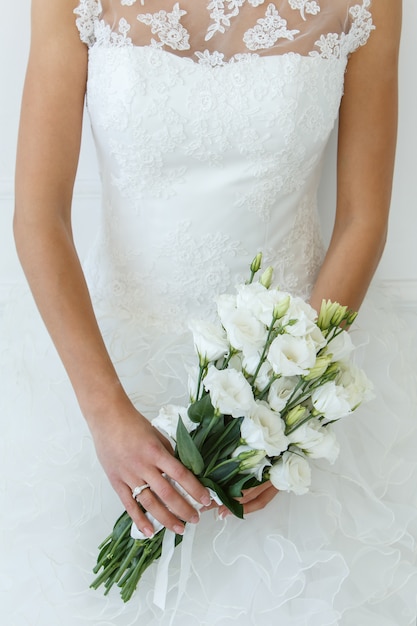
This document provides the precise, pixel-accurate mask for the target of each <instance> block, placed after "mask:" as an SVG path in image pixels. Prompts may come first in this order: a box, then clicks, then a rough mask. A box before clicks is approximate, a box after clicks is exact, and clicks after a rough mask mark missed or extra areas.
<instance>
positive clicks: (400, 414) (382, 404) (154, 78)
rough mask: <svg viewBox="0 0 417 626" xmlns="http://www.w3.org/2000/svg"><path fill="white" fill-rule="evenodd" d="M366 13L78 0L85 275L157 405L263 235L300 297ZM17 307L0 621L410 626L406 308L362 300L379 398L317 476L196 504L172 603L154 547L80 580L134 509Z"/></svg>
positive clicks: (124, 362) (365, 9) (413, 525)
mask: <svg viewBox="0 0 417 626" xmlns="http://www.w3.org/2000/svg"><path fill="white" fill-rule="evenodd" d="M371 11H372V8H371V6H370V2H369V0H274V1H271V2H268V0H210V1H209V0H206V1H203V0H179V1H178V2H175V0H103V1H102V2H101V3H100V2H99V1H98V0H81V2H80V4H79V7H78V9H77V10H76V15H75V16H74V20H76V23H77V26H78V29H79V31H80V36H81V38H82V40H83V41H84V42H85V43H86V44H87V45H88V47H89V75H88V86H87V104H88V111H89V115H90V118H91V124H92V128H93V133H94V137H95V141H96V145H97V152H98V159H99V164H100V170H101V177H102V182H103V212H102V219H101V227H100V232H99V233H98V234H97V239H96V241H95V242H94V243H92V247H91V251H90V255H89V258H88V261H87V263H86V266H85V271H86V275H87V279H88V282H89V286H90V289H91V294H92V298H93V302H94V306H95V310H96V312H97V316H98V319H99V322H100V325H101V327H102V330H103V334H104V337H105V339H106V342H107V345H108V348H109V351H110V353H111V356H112V358H113V360H114V362H115V364H116V367H117V369H118V372H119V373H120V377H121V380H122V382H123V384H124V386H125V387H126V389H127V390H128V392H129V394H130V395H131V397H132V400H133V401H134V402H135V404H136V405H137V406H138V408H139V409H140V410H141V411H142V412H143V413H144V414H145V415H147V416H148V417H153V416H154V415H155V414H156V412H157V411H158V409H159V407H160V406H161V405H163V404H165V403H167V402H174V403H179V402H183V401H185V399H186V395H187V374H186V370H185V366H186V365H187V364H188V363H194V362H195V359H194V357H193V355H192V347H191V341H190V334H189V333H188V331H187V320H188V319H189V318H190V317H193V318H196V317H197V318H200V317H203V318H207V317H208V316H210V315H212V313H213V311H214V304H213V298H214V297H215V295H216V294H218V293H221V292H225V291H227V290H231V289H233V286H234V284H236V283H237V282H240V281H241V280H244V279H245V278H246V277H247V275H248V268H249V264H250V261H251V260H252V258H253V257H254V256H255V254H256V253H257V252H258V251H263V253H264V264H265V266H266V265H273V266H274V268H275V281H276V284H279V285H280V286H281V287H283V288H285V289H288V290H290V291H292V292H293V293H295V294H299V295H301V296H303V297H306V298H308V295H309V292H310V290H311V287H312V285H313V283H314V280H315V277H316V274H317V271H318V269H319V267H320V264H321V262H322V259H323V256H324V249H323V244H322V241H321V237H320V231H319V224H318V217H317V210H316V194H317V188H318V184H319V179H320V174H321V165H322V156H323V151H324V148H325V146H326V143H327V140H328V137H329V134H330V132H331V130H332V128H333V126H334V123H335V120H336V118H337V114H338V108H339V104H340V100H341V97H342V92H343V81H344V72H345V69H346V64H347V61H348V57H349V55H350V54H354V53H355V50H356V49H357V48H358V47H359V46H362V45H364V44H366V41H367V39H368V37H369V36H371V37H372V30H373V25H372V14H371ZM11 302H13V305H11V306H10V307H9V310H8V311H6V313H5V316H4V319H3V322H2V324H3V330H4V337H5V338H6V337H7V341H5V342H4V343H3V346H2V351H3V356H2V367H3V371H2V373H1V380H2V383H3V384H4V388H3V391H2V394H1V400H0V402H1V404H2V406H1V415H2V420H3V426H2V438H1V441H0V446H1V448H0V451H1V456H0V495H1V531H2V534H1V550H0V562H1V566H0V568H1V569H0V591H1V607H0V615H1V621H2V623H3V624H7V626H56V625H57V624H59V626H82V625H88V624H92V625H94V626H130V625H139V624H141V625H144V626H145V625H146V626H151V625H155V626H156V625H158V626H160V625H166V626H167V625H168V624H171V623H172V624H174V625H177V626H179V625H180V626H196V625H197V624H198V625H200V624H201V625H206V626H215V625H216V626H217V625H219V626H232V625H233V624H235V625H237V626H248V625H253V626H263V625H266V624H268V625H271V624H273V625H275V624H280V625H282V626H330V625H336V624H339V625H341V626H409V625H410V626H411V625H414V624H415V620H416V615H417V605H416V596H417V555H416V536H417V535H416V533H417V495H416V489H417V463H416V460H415V450H416V447H417V432H416V426H417V421H416V406H417V399H416V387H417V385H416V381H415V370H413V368H412V366H411V365H409V362H408V361H407V360H406V352H405V351H406V347H407V345H406V344H407V342H408V340H407V339H406V337H407V328H406V325H405V323H404V322H401V320H393V318H392V317H391V313H387V311H386V310H385V309H383V308H381V307H382V305H381V304H380V303H379V304H378V305H377V306H374V305H373V304H372V299H370V301H369V302H368V303H366V304H365V305H364V307H363V311H362V313H361V315H360V317H359V321H358V323H357V326H356V330H354V331H353V332H354V335H355V337H356V341H357V342H359V343H360V344H361V347H360V348H359V350H358V358H359V359H360V363H361V365H362V366H363V367H365V369H366V371H367V373H368V375H369V377H370V378H371V379H372V380H373V382H374V385H375V394H376V399H375V400H373V401H371V402H370V403H369V404H367V405H366V406H364V407H363V408H361V409H359V410H358V411H357V412H356V413H355V414H354V417H352V418H350V419H346V420H345V421H342V422H340V423H339V424H337V433H338V438H339V441H340V443H341V454H340V457H339V460H338V461H337V462H336V463H335V464H334V465H333V466H330V465H329V464H328V463H326V462H323V463H321V462H316V463H315V464H314V466H313V481H312V489H311V491H310V492H309V493H308V494H307V495H305V496H295V495H293V494H287V493H280V494H278V496H277V497H276V498H275V499H274V501H273V502H272V503H271V504H270V505H269V506H268V507H267V508H266V509H264V510H262V511H260V512H258V513H256V514H252V515H250V516H248V517H247V519H245V520H243V521H240V520H238V519H235V518H231V517H228V518H226V520H224V521H221V520H218V519H216V515H215V514H214V513H213V512H209V513H206V514H204V515H203V517H202V520H201V522H200V524H199V525H198V527H197V531H196V536H195V540H194V545H193V552H192V565H191V571H190V574H189V577H188V581H187V586H186V589H185V591H184V593H183V595H182V597H181V598H179V596H178V589H177V584H176V583H177V581H178V576H179V569H180V566H181V550H180V549H178V550H177V552H176V554H175V555H174V558H173V560H172V562H171V564H170V573H169V591H168V595H167V599H166V610H165V611H164V612H162V611H161V610H160V609H159V608H158V607H157V606H156V605H155V604H154V603H153V586H154V581H155V572H156V569H157V568H156V567H155V566H153V567H151V568H150V569H149V570H148V571H147V572H146V574H145V576H144V577H143V580H142V581H141V583H140V587H139V588H138V591H137V592H136V594H135V595H134V597H133V598H132V600H131V601H130V602H129V603H128V604H126V605H124V604H123V603H122V601H121V599H120V597H119V595H118V591H117V589H113V590H112V592H111V594H110V595H109V596H107V597H104V596H103V594H102V591H101V590H99V591H93V590H90V589H89V584H90V583H91V581H92V579H93V575H92V572H91V570H92V568H93V566H94V565H95V560H96V556H97V550H96V547H97V545H98V544H99V543H100V542H101V541H102V539H103V538H104V537H105V536H107V534H108V533H109V532H110V530H111V528H112V525H113V523H114V521H115V519H116V517H117V516H118V515H119V514H120V513H121V510H122V509H121V504H120V502H119V500H118V498H117V496H116V495H115V494H114V492H113V491H112V489H111V487H110V486H109V484H108V482H107V479H106V477H105V475H104V472H103V471H102V469H101V467H100V465H99V464H98V462H97V460H96V457H95V453H94V448H93V445H92V442H91V437H90V435H89V433H88V430H87V428H86V426H85V424H84V421H83V419H82V417H81V416H80V412H79V409H78V407H77V404H76V402H75V399H74V394H73V392H72V390H71V389H70V385H69V383H68V381H67V380H66V376H65V373H64V371H63V368H62V366H61V365H60V363H59V360H58V357H57V356H56V355H55V352H54V349H53V348H52V347H51V344H50V341H49V339H48V337H47V335H46V332H45V331H43V330H42V326H41V324H40V322H39V319H38V317H37V315H36V313H35V312H34V306H33V305H29V304H27V301H26V299H23V303H22V302H20V305H19V298H18V297H17V296H16V297H13V299H12V300H11ZM378 302H379V301H378ZM30 306H32V308H30ZM399 324H403V326H401V327H399V326H398V325H399ZM368 330H369V331H370V332H369V333H368ZM401 338H402V339H403V340H404V341H403V344H401V343H399V339H401ZM414 367H415V366H414ZM178 598H179V599H178Z"/></svg>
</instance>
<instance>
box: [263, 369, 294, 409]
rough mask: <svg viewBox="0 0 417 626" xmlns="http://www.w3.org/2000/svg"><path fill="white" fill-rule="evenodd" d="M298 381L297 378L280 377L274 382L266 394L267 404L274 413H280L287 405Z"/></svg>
mask: <svg viewBox="0 0 417 626" xmlns="http://www.w3.org/2000/svg"><path fill="white" fill-rule="evenodd" d="M298 381H299V378H298V376H290V377H285V376H282V377H281V378H278V380H275V381H274V382H273V383H272V385H271V387H270V389H269V393H268V403H269V405H270V407H271V409H273V410H274V411H278V413H280V412H281V411H282V410H283V409H285V406H286V404H287V401H288V399H289V398H290V396H291V394H292V392H293V391H294V389H295V387H296V385H297V383H298Z"/></svg>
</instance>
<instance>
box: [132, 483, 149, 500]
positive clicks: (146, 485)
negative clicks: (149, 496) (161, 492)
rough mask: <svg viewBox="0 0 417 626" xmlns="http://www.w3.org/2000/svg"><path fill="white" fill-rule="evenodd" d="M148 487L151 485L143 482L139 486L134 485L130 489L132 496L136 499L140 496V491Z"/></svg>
mask: <svg viewBox="0 0 417 626" xmlns="http://www.w3.org/2000/svg"><path fill="white" fill-rule="evenodd" d="M150 488H151V486H150V485H148V483H145V484H144V485H141V486H140V487H135V488H134V489H133V491H132V498H133V499H134V500H136V498H137V497H138V496H140V494H141V493H142V491H145V489H150Z"/></svg>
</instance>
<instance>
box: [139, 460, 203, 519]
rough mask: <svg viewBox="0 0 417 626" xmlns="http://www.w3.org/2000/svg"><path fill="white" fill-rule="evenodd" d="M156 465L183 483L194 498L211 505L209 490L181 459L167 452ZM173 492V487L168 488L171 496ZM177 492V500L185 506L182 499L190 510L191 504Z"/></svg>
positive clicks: (184, 487)
mask: <svg viewBox="0 0 417 626" xmlns="http://www.w3.org/2000/svg"><path fill="white" fill-rule="evenodd" d="M156 465H157V466H158V467H159V468H160V469H161V470H162V472H164V473H165V474H167V475H168V476H170V477H171V478H172V479H173V480H175V481H176V482H177V483H178V484H179V485H181V487H183V489H185V491H186V492H187V493H188V494H190V496H191V497H192V498H194V500H196V501H197V502H199V503H200V504H202V505H203V506H210V504H211V497H210V494H209V492H208V490H207V489H206V488H205V487H204V486H203V485H202V484H201V483H200V481H199V480H198V479H197V478H196V477H195V476H194V474H192V473H191V472H190V471H189V470H188V469H187V468H186V467H185V466H184V465H183V464H182V463H181V462H180V461H178V459H176V458H175V457H173V456H172V455H171V454H167V455H166V456H165V458H161V459H159V460H156ZM148 482H149V481H148ZM173 492H175V490H174V489H173V488H172V487H171V489H168V495H169V497H171V496H172V494H173ZM175 494H176V495H175V497H174V500H175V502H177V503H178V502H179V503H180V504H181V507H183V504H182V503H181V502H180V501H181V500H182V501H183V502H184V503H185V504H186V505H187V506H186V510H188V507H189V506H190V505H188V504H187V503H186V501H185V500H184V498H182V497H181V496H179V494H178V493H177V492H175ZM158 496H159V497H161V494H160V493H159V492H158ZM178 497H179V498H180V500H178ZM161 499H162V500H163V501H164V502H167V504H168V501H166V500H165V499H164V498H163V497H161ZM169 504H170V503H169ZM173 504H174V502H173ZM170 508H171V507H170ZM173 510H174V509H173ZM175 511H176V509H175ZM178 513H181V511H178ZM183 519H187V517H184V518H183Z"/></svg>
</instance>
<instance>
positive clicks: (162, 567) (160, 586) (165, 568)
mask: <svg viewBox="0 0 417 626" xmlns="http://www.w3.org/2000/svg"><path fill="white" fill-rule="evenodd" d="M165 478H166V480H168V481H169V482H170V483H171V485H172V486H173V487H174V489H176V491H178V493H179V494H180V495H181V496H182V497H183V498H184V500H186V501H187V502H189V503H190V504H191V506H192V507H193V508H194V509H195V510H196V511H199V510H200V509H201V508H202V507H203V505H202V504H200V502H197V500H194V498H193V497H192V496H190V494H189V493H187V492H186V491H185V489H183V487H181V485H179V484H178V483H177V482H176V481H175V480H173V479H172V478H170V477H169V476H165ZM209 493H210V497H211V499H212V500H214V502H216V503H217V504H219V505H221V504H222V501H221V500H220V498H219V496H218V495H217V493H216V492H215V491H213V490H212V489H209ZM145 515H146V517H147V518H148V520H149V521H150V522H151V524H152V526H153V528H154V530H155V533H154V536H155V534H156V533H159V532H160V531H161V530H162V529H163V528H164V526H163V525H162V524H161V523H160V522H158V520H156V519H155V518H154V517H153V515H151V514H150V513H149V512H147V513H146V514H145ZM195 531H196V524H186V526H185V531H184V536H183V540H182V543H181V572H180V577H179V581H178V596H177V605H178V603H179V601H180V599H181V597H182V595H183V593H184V591H185V587H186V584H187V579H188V574H189V572H190V569H191V555H192V548H193V542H194V536H195ZM130 536H131V537H132V538H133V539H148V537H146V535H144V534H143V533H142V532H141V531H140V530H139V528H138V527H137V526H136V524H132V527H131V529H130ZM174 550H175V533H174V532H172V530H166V531H165V535H164V538H163V540H162V552H161V556H160V559H159V563H158V569H157V571H156V579H155V588H154V594H153V602H154V604H156V606H158V607H159V608H160V609H162V610H164V609H165V604H166V597H167V593H168V572H169V564H170V562H171V559H172V557H173V554H174ZM174 614H175V611H174Z"/></svg>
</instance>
